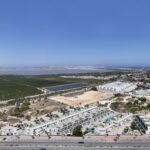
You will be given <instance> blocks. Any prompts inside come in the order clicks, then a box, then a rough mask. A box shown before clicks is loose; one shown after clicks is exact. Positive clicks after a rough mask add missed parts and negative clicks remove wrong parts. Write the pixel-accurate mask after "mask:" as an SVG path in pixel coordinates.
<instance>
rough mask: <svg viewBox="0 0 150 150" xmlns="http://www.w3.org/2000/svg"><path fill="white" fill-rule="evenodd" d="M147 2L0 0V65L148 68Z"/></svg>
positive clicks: (149, 3) (149, 31)
mask: <svg viewBox="0 0 150 150" xmlns="http://www.w3.org/2000/svg"><path fill="white" fill-rule="evenodd" d="M149 6H150V1H149V0H0V66H2V65H5V66H16V65H17V66H38V65H101V66H108V65H109V66H113V65H117V66H121V65H127V66H137V65H140V66H150V9H149Z"/></svg>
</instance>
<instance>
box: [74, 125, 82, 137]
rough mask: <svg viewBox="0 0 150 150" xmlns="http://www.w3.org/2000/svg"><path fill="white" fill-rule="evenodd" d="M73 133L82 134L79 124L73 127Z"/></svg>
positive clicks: (75, 134)
mask: <svg viewBox="0 0 150 150" xmlns="http://www.w3.org/2000/svg"><path fill="white" fill-rule="evenodd" d="M73 135H74V136H83V133H82V126H81V125H78V126H77V127H75V128H74V130H73Z"/></svg>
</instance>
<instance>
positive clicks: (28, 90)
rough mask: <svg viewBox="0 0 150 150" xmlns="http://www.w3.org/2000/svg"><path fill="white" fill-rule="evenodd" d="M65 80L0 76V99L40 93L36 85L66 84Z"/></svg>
mask: <svg viewBox="0 0 150 150" xmlns="http://www.w3.org/2000/svg"><path fill="white" fill-rule="evenodd" d="M66 83H68V81H67V80H61V79H59V77H57V76H56V77H55V78H54V77H49V78H48V79H47V78H44V77H40V76H13V75H12V76H11V75H10V76H6V75H4V76H0V100H7V99H18V98H20V97H24V96H30V95H37V94H41V91H40V90H38V89H37V88H38V87H44V86H54V85H59V84H66Z"/></svg>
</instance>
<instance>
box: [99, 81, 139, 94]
mask: <svg viewBox="0 0 150 150" xmlns="http://www.w3.org/2000/svg"><path fill="white" fill-rule="evenodd" d="M136 88H137V85H136V84H133V83H126V82H120V81H116V82H112V83H108V84H104V85H99V86H97V89H98V90H104V91H110V92H114V93H125V92H130V91H133V90H134V89H136Z"/></svg>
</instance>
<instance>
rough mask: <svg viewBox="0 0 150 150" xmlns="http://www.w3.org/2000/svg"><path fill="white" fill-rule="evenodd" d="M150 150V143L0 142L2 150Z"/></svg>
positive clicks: (0, 149)
mask: <svg viewBox="0 0 150 150" xmlns="http://www.w3.org/2000/svg"><path fill="white" fill-rule="evenodd" d="M41 148H46V150H150V142H119V143H102V142H94V143H93V142H85V143H84V144H83V143H78V142H54V141H53V142H42V141H41V142H40V141H39V142H32V141H31V142H0V150H40V149H41Z"/></svg>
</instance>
